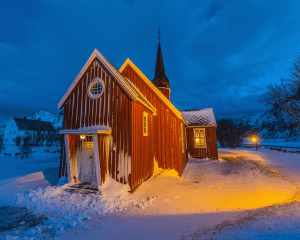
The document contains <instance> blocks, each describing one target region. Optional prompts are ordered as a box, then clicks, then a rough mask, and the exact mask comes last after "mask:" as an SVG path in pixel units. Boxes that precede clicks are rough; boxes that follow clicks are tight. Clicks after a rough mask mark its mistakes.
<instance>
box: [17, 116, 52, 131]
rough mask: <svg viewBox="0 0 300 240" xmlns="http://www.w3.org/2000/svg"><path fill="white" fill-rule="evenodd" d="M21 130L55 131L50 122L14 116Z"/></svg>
mask: <svg viewBox="0 0 300 240" xmlns="http://www.w3.org/2000/svg"><path fill="white" fill-rule="evenodd" d="M14 120H15V122H16V124H17V126H18V128H19V130H29V131H55V129H54V127H53V126H52V124H51V123H50V122H45V121H40V120H29V119H23V118H14Z"/></svg>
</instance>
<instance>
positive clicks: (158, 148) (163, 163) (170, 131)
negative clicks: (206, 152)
mask: <svg viewBox="0 0 300 240" xmlns="http://www.w3.org/2000/svg"><path fill="white" fill-rule="evenodd" d="M122 74H123V75H124V76H126V77H127V78H128V79H129V80H130V81H131V82H132V83H133V84H134V85H135V86H136V87H137V88H138V89H139V90H140V91H141V92H142V93H143V95H144V96H145V97H146V98H147V99H148V101H150V102H151V104H152V105H153V106H155V107H156V109H157V115H156V116H153V118H154V120H153V124H152V126H153V134H154V137H153V139H154V141H155V144H154V145H155V147H154V149H153V152H154V153H153V156H151V157H155V159H156V161H157V162H158V167H160V168H164V169H174V168H175V169H176V171H178V173H179V172H182V171H183V168H184V166H185V164H186V161H187V156H186V151H185V152H184V153H182V152H181V141H179V138H178V134H180V132H178V133H177V132H176V130H181V129H180V127H181V126H180V123H181V120H180V119H179V118H178V117H177V116H176V115H175V114H174V113H173V112H172V110H171V109H170V108H169V107H168V106H167V105H166V104H165V103H164V102H163V101H162V100H161V99H160V98H159V97H158V95H157V94H156V93H155V92H153V90H152V89H150V87H149V86H148V85H147V84H146V83H145V82H144V80H142V78H141V77H140V76H139V75H138V74H137V73H136V72H135V71H134V70H133V69H132V67H131V66H129V65H127V66H126V67H125V68H124V70H123V72H122ZM176 121H177V122H178V125H179V128H178V129H176V126H177V122H176ZM132 126H134V125H132ZM135 135H136V134H133V136H135ZM180 136H181V135H180ZM133 146H136V145H135V144H133ZM179 174H181V173H179Z"/></svg>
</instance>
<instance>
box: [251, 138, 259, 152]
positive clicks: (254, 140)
mask: <svg viewBox="0 0 300 240" xmlns="http://www.w3.org/2000/svg"><path fill="white" fill-rule="evenodd" d="M252 142H254V143H255V146H256V150H258V148H257V139H256V138H255V137H253V138H252Z"/></svg>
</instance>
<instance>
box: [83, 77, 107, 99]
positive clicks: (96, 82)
mask: <svg viewBox="0 0 300 240" xmlns="http://www.w3.org/2000/svg"><path fill="white" fill-rule="evenodd" d="M103 92H104V82H103V81H102V80H101V79H100V78H94V79H93V80H92V81H91V82H90V84H89V86H88V89H87V95H88V96H89V97H90V98H91V99H97V98H99V97H101V95H102V94H103Z"/></svg>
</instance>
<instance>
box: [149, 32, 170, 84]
mask: <svg viewBox="0 0 300 240" xmlns="http://www.w3.org/2000/svg"><path fill="white" fill-rule="evenodd" d="M160 38H161V36H160V28H159V29H158V39H159V42H158V49H157V57H156V67H155V76H154V79H153V80H152V82H153V84H154V85H155V86H156V87H165V88H168V87H169V86H170V82H169V79H168V78H167V77H166V74H165V68H164V62H163V57H162V52H161V46H160Z"/></svg>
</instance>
